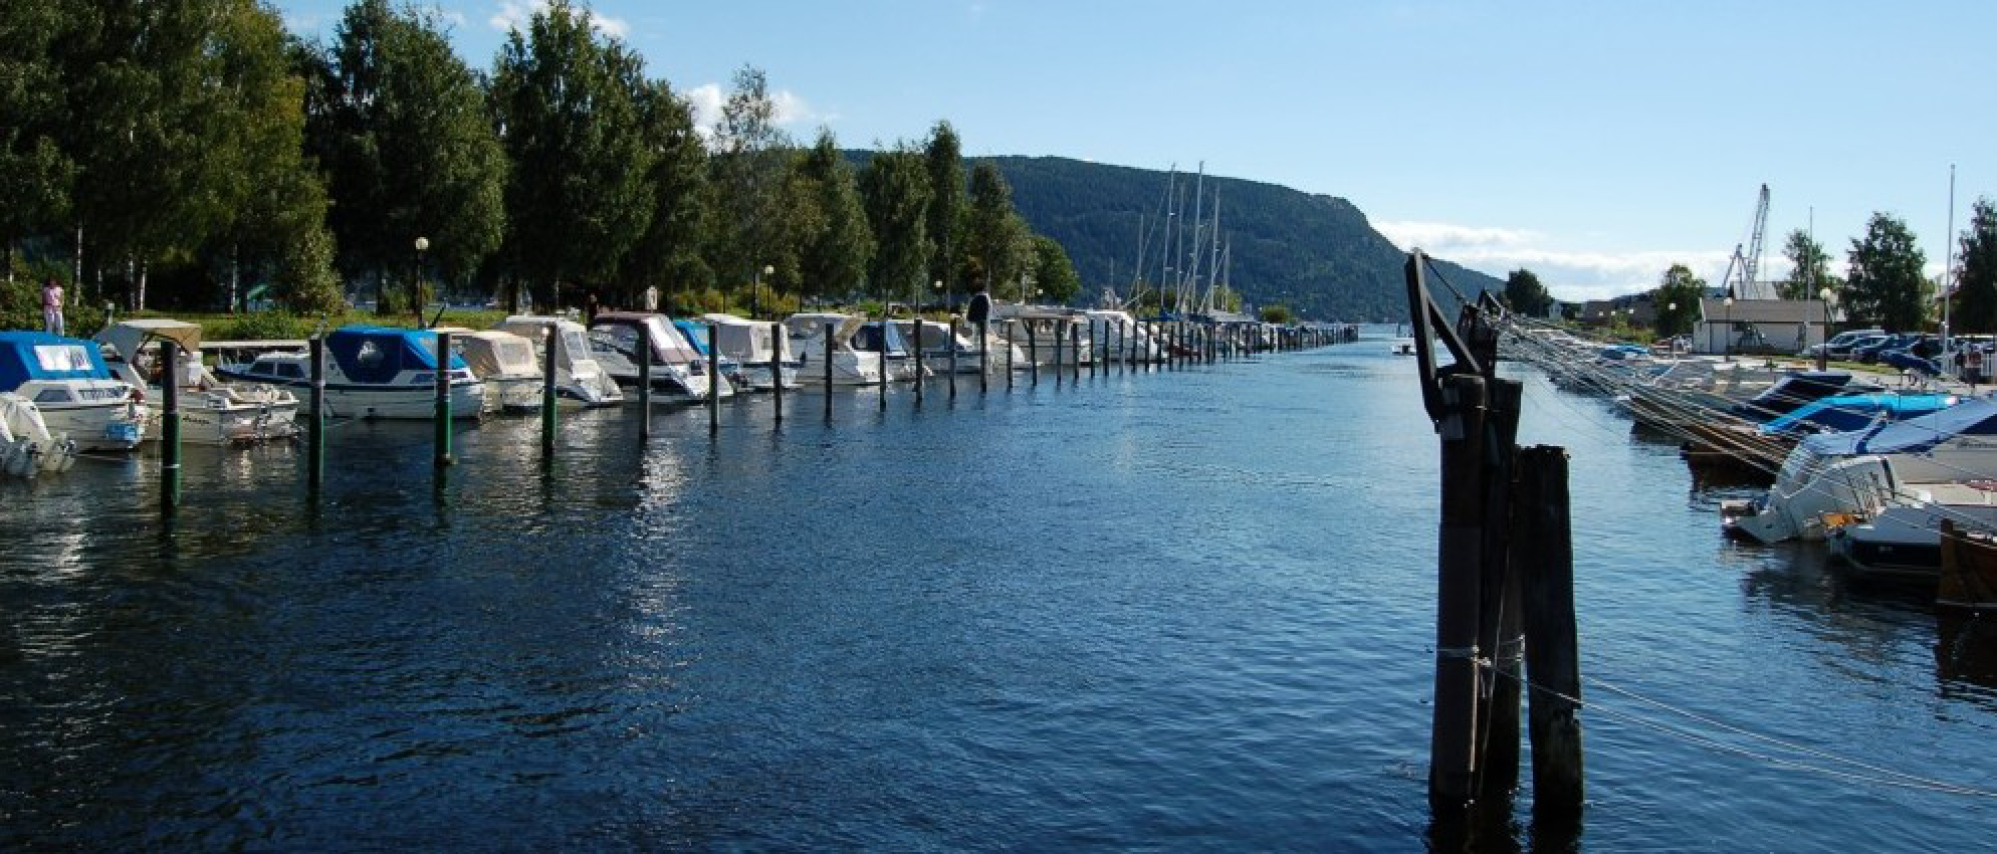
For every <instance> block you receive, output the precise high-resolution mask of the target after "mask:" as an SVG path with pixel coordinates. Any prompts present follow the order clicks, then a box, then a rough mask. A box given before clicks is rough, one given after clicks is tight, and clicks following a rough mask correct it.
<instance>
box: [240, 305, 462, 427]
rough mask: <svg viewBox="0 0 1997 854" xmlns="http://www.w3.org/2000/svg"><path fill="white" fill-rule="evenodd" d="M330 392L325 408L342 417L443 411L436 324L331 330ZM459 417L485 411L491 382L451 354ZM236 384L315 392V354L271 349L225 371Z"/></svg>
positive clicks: (454, 406)
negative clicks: (439, 403) (439, 408)
mask: <svg viewBox="0 0 1997 854" xmlns="http://www.w3.org/2000/svg"><path fill="white" fill-rule="evenodd" d="M325 347H326V378H325V379H326V391H325V398H324V401H325V403H324V407H323V412H322V414H324V415H326V416H330V417H334V418H411V419H425V418H435V417H436V416H437V408H436V401H437V370H438V358H437V353H436V348H437V333H436V331H434V330H429V329H401V328H397V327H388V326H366V325H352V326H342V327H340V328H339V329H335V330H333V331H332V332H330V333H328V334H327V335H326V344H325ZM448 357H449V360H450V361H449V363H448V366H447V367H446V368H445V370H447V371H448V372H449V373H450V378H449V380H448V382H449V386H450V392H449V394H450V407H451V417H453V418H477V417H479V415H480V414H481V413H482V412H484V410H485V384H484V383H482V382H480V381H479V379H478V377H476V376H474V375H473V374H472V371H471V366H469V365H467V364H465V360H464V359H463V358H460V357H459V356H458V355H457V354H455V353H452V354H448ZM219 373H220V374H221V375H222V376H223V377H224V378H226V379H228V380H231V381H233V382H246V383H266V384H269V385H276V386H283V387H285V388H288V389H291V390H292V392H293V393H294V394H299V395H307V396H309V395H310V394H311V389H312V380H311V357H310V356H308V355H307V354H305V353H265V354H263V355H261V356H258V357H257V358H256V360H255V361H252V362H250V363H249V364H248V365H232V366H229V367H225V368H223V369H221V371H220V372H219Z"/></svg>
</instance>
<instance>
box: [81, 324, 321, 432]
mask: <svg viewBox="0 0 1997 854" xmlns="http://www.w3.org/2000/svg"><path fill="white" fill-rule="evenodd" d="M97 340H98V342H99V343H101V344H102V345H103V346H104V347H105V348H106V349H108V350H109V351H110V356H109V358H108V359H106V363H107V364H108V365H109V366H110V368H111V371H112V372H113V373H114V374H116V375H117V376H118V378H119V379H122V380H124V381H125V382H127V383H130V384H131V385H132V386H133V387H134V388H138V389H140V390H142V391H143V393H144V394H145V398H146V400H147V402H149V403H151V404H153V405H154V406H155V407H157V406H160V405H162V402H163V401H164V400H165V399H166V398H165V392H164V391H163V390H162V386H161V382H162V381H163V380H165V379H169V378H168V377H166V376H165V374H166V373H167V371H166V370H164V368H163V367H162V366H161V365H160V357H159V347H158V344H159V342H161V341H171V342H173V343H174V344H175V345H176V346H178V347H179V348H180V350H181V351H182V353H183V356H182V359H181V362H180V371H179V374H178V375H177V376H174V377H171V379H172V380H173V382H174V385H175V386H176V387H177V391H179V393H180V399H179V401H178V403H179V412H180V438H181V440H182V441H186V442H192V443H194V444H199V445H229V444H250V443H256V442H263V441H267V440H270V439H283V438H289V437H290V436H292V435H293V434H295V433H297V432H298V421H297V418H298V397H297V396H296V395H294V394H292V393H291V392H290V391H289V390H287V389H285V388H284V387H282V386H279V385H273V384H269V383H225V382H223V381H222V380H221V378H220V377H217V376H216V375H215V373H214V372H213V371H210V370H209V369H208V367H207V366H206V365H204V364H202V361H201V327H199V326H196V325H194V324H192V323H187V322H185V321H180V320H169V319H166V318H140V319H137V320H122V321H119V322H117V323H114V324H112V325H110V326H108V327H105V329H104V331H102V332H99V333H97ZM160 424H161V419H159V418H152V419H149V420H148V421H147V424H146V438H147V439H158V438H159V436H160V429H161V428H160Z"/></svg>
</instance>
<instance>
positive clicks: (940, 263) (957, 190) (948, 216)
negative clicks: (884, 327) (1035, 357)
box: [923, 121, 964, 304]
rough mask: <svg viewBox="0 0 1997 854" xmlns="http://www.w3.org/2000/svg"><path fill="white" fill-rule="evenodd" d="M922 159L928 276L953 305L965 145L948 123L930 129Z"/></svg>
mask: <svg viewBox="0 0 1997 854" xmlns="http://www.w3.org/2000/svg"><path fill="white" fill-rule="evenodd" d="M923 160H924V163H925V165H927V167H928V169H929V194H930V196H929V222H928V228H929V278H930V281H940V282H942V283H943V287H944V288H945V289H946V290H947V291H949V294H950V297H951V302H952V304H954V303H955V302H956V299H955V297H956V293H957V291H958V283H957V275H958V256H959V255H960V254H961V249H962V243H963V231H964V146H963V142H962V140H960V139H958V138H957V130H956V128H953V127H951V126H950V123H949V122H947V121H939V122H937V123H936V127H935V128H933V129H931V130H930V132H929V143H928V145H926V146H925V147H924V148H923Z"/></svg>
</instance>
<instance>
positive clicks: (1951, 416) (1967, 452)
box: [1720, 398, 1997, 543]
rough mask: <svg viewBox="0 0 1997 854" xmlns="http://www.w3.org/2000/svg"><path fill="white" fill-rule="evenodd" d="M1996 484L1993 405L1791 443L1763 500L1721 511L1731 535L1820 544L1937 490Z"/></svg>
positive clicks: (1986, 402) (1980, 403)
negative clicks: (1843, 528)
mask: <svg viewBox="0 0 1997 854" xmlns="http://www.w3.org/2000/svg"><path fill="white" fill-rule="evenodd" d="M1993 479H1997V400H1993V399H1990V398H1979V399H1976V400H1970V401H1965V402H1963V403H1961V404H1958V405H1956V406H1953V407H1950V408H1948V409H1944V410H1941V411H1940V412H1936V413H1934V414H1932V415H1924V416H1921V417H1919V418H1910V419H1907V420H1905V421H1896V422H1889V423H1884V424H1881V425H1879V426H1876V427H1872V428H1869V429H1866V430H1858V431H1853V432H1850V433H1825V434H1821V435H1817V436H1810V437H1808V438H1805V439H1803V440H1802V441H1801V442H1798V443H1797V444H1796V448H1795V450H1792V451H1790V452H1789V457H1788V459H1786V460H1784V461H1783V463H1782V469H1781V471H1780V472H1778V473H1777V474H1776V477H1775V485H1774V486H1772V487H1769V489H1768V492H1767V494H1765V495H1763V496H1762V497H1760V498H1756V499H1753V500H1751V501H1727V502H1723V503H1721V505H1720V514H1721V524H1722V525H1723V526H1724V527H1725V529H1726V530H1727V531H1728V532H1729V533H1733V534H1736V535H1739V536H1743V537H1746V538H1749V539H1752V540H1755V541H1758V542H1763V543H1777V542H1781V541H1783V540H1789V539H1803V540H1822V539H1824V538H1825V536H1826V535H1827V533H1828V530H1829V528H1830V527H1831V525H1830V523H1831V522H1836V521H1841V520H1843V519H1845V518H1848V517H1859V516H1876V515H1877V514H1878V513H1879V512H1880V511H1881V510H1884V509H1885V508H1887V507H1895V506H1919V505H1921V504H1926V503H1932V502H1930V501H1927V500H1925V499H1923V498H1922V495H1923V493H1924V492H1932V490H1933V488H1934V487H1935V486H1936V485H1943V484H1950V483H1958V482H1968V481H1978V480H1993Z"/></svg>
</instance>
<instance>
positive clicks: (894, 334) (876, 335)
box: [853, 320, 931, 382]
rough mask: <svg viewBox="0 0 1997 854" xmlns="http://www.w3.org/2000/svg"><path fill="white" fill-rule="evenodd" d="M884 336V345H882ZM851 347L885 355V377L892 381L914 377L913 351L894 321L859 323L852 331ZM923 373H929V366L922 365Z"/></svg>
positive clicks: (902, 380) (901, 380)
mask: <svg viewBox="0 0 1997 854" xmlns="http://www.w3.org/2000/svg"><path fill="white" fill-rule="evenodd" d="M882 336H886V346H885V347H883V345H882ZM853 347H854V348H855V349H858V350H862V351H864V352H868V353H873V354H875V355H879V356H885V357H887V358H886V361H885V362H883V363H882V364H883V365H885V370H886V373H887V377H888V379H889V380H890V381H893V382H904V381H908V380H913V379H916V370H915V351H914V350H913V349H911V348H910V347H909V346H908V339H907V338H904V337H902V334H901V329H900V328H899V327H898V326H897V325H896V324H894V323H888V322H884V321H879V320H869V321H867V322H866V323H863V324H861V326H860V328H859V329H858V330H855V331H854V333H853ZM922 373H923V374H925V375H926V374H929V373H931V371H930V370H929V366H927V365H924V366H923V368H922Z"/></svg>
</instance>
